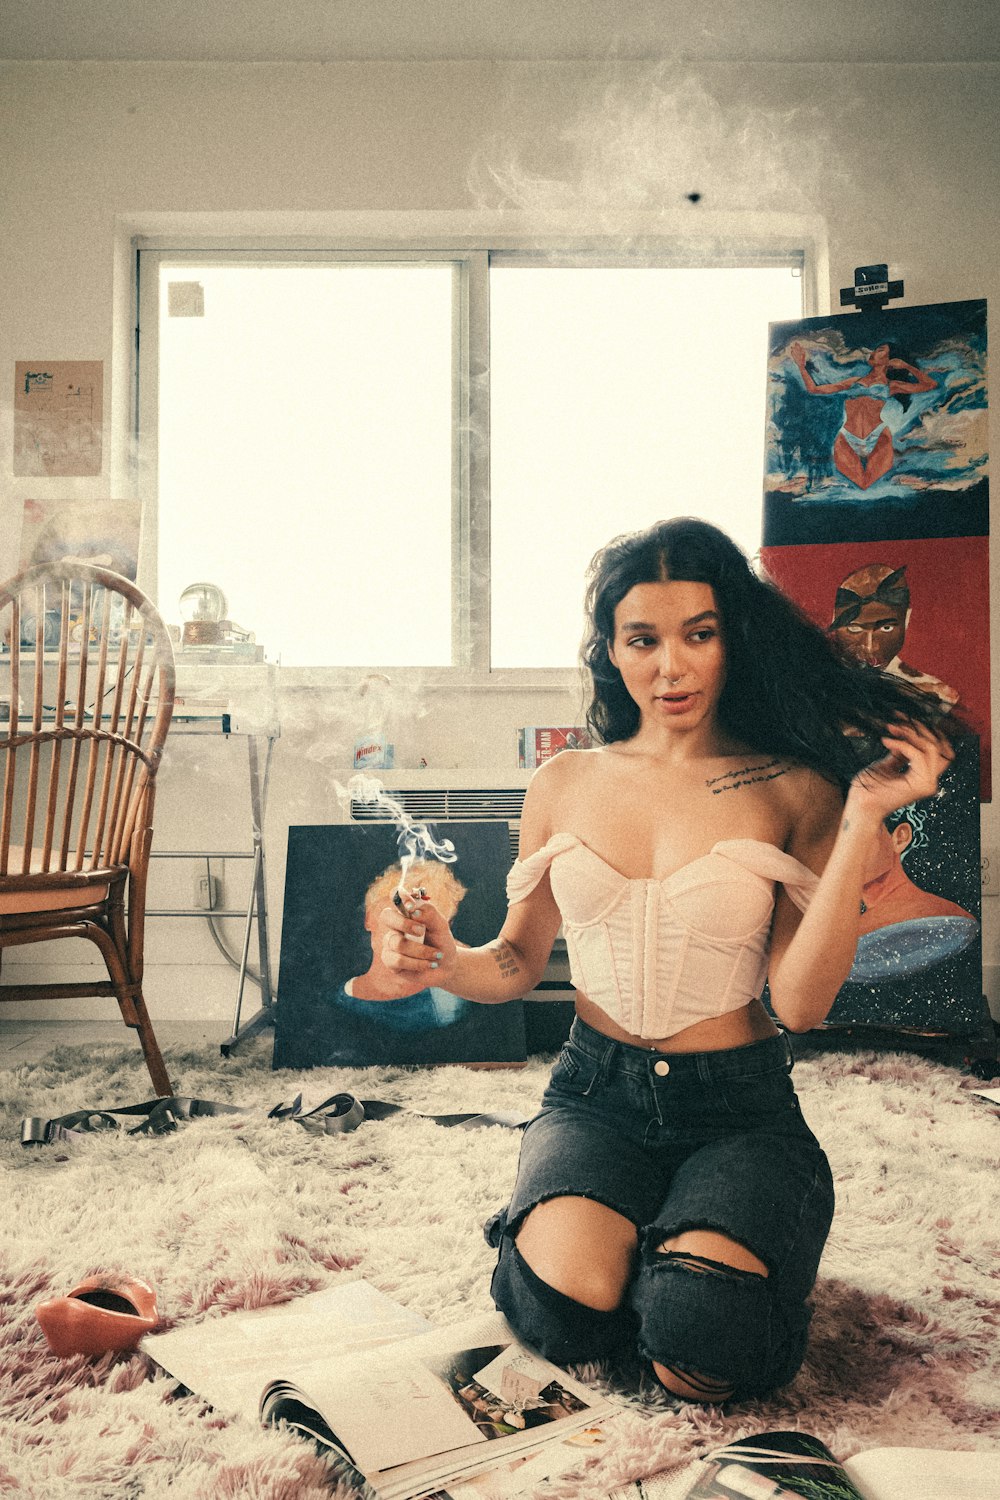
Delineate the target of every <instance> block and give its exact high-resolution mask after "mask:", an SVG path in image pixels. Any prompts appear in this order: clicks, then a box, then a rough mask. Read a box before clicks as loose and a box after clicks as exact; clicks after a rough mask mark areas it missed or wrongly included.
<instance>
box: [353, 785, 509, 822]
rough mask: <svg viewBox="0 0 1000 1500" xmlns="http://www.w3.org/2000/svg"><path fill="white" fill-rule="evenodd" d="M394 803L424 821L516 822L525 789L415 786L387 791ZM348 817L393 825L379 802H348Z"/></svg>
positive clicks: (388, 814)
mask: <svg viewBox="0 0 1000 1500" xmlns="http://www.w3.org/2000/svg"><path fill="white" fill-rule="evenodd" d="M389 795H390V796H391V797H392V799H393V801H394V802H396V803H398V805H399V806H400V807H401V808H402V809H403V811H404V812H405V813H406V815H407V817H410V818H416V819H420V820H422V821H427V822H447V821H448V820H449V819H458V820H460V821H462V822H467V823H468V822H478V821H480V820H489V819H490V818H498V819H501V820H502V821H504V822H517V820H518V819H519V818H520V816H521V809H522V807H523V805H524V787H523V786H518V787H418V788H391V787H390V788H389ZM351 818H352V819H353V820H354V822H356V823H388V822H392V813H391V812H390V811H389V809H388V808H386V807H382V806H380V805H379V804H378V803H372V802H360V801H358V799H357V798H352V799H351Z"/></svg>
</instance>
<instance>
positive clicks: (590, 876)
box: [507, 833, 817, 1038]
mask: <svg viewBox="0 0 1000 1500" xmlns="http://www.w3.org/2000/svg"><path fill="white" fill-rule="evenodd" d="M546 871H548V872H549V877H550V880H551V883H552V894H553V896H554V897H555V901H556V905H557V906H558V908H559V911H560V913H561V915H562V919H563V931H564V933H565V936H566V948H567V951H568V953H569V963H570V974H571V977H572V980H573V983H574V985H575V986H576V988H577V989H578V990H580V991H582V993H583V994H585V995H586V996H587V998H588V999H589V1000H591V1001H593V1003H594V1004H595V1005H598V1006H600V1008H601V1010H603V1011H604V1012H605V1014H606V1015H607V1016H609V1017H610V1018H611V1020H613V1021H615V1022H617V1024H618V1025H619V1026H621V1027H622V1028H623V1029H624V1030H625V1031H629V1032H631V1033H632V1035H633V1036H639V1037H650V1038H653V1037H656V1038H665V1037H670V1036H675V1035H676V1034H677V1032H679V1031H683V1030H685V1028H686V1027H688V1026H692V1025H694V1024H695V1022H697V1021H705V1020H708V1019H709V1018H711V1017H713V1016H721V1015H725V1014H726V1012H727V1011H732V1010H739V1009H741V1008H742V1007H743V1006H744V1005H747V1004H748V1003H749V1002H750V1001H751V1000H752V999H754V998H755V996H758V995H759V994H760V993H761V990H762V989H763V988H764V981H765V979H766V977H767V958H768V946H769V938H770V931H771V918H772V915H773V912H774V887H775V883H776V882H780V883H781V884H782V885H783V886H784V887H785V890H786V891H787V892H788V894H789V896H790V897H791V899H792V900H793V901H794V902H795V904H796V906H798V907H799V909H800V910H804V909H805V907H806V906H807V905H808V903H809V899H810V897H811V896H812V893H813V891H814V890H815V888H816V883H817V877H816V876H815V875H814V874H813V872H812V871H811V870H809V869H807V868H806V866H805V865H803V864H802V863H801V862H800V861H799V860H797V859H795V858H794V857H793V856H792V855H790V854H786V853H784V851H783V850H781V849H779V848H777V847H776V845H774V844H768V843H765V842H763V841H762V840H759V839H725V840H723V841H722V842H721V843H718V844H716V845H715V846H714V847H713V848H712V849H711V850H710V851H709V853H708V854H705V855H702V856H701V858H700V859H694V860H692V861H691V863H690V864H687V865H684V866H682V867H681V869H679V870H675V871H674V873H673V874H672V875H668V876H667V878H666V879H665V880H629V879H628V878H627V877H626V876H624V875H621V874H619V872H618V871H617V870H615V869H614V868H613V867H612V866H611V865H609V864H607V862H606V861H605V860H603V859H601V857H600V855H598V854H595V853H594V852H593V850H592V849H588V847H587V845H586V844H584V843H582V842H581V840H580V839H578V838H577V837H576V835H575V834H571V833H557V834H555V835H553V837H552V838H551V839H549V841H548V843H547V844H545V845H544V846H543V847H542V848H541V849H539V850H537V851H536V853H534V854H530V855H529V856H528V857H527V859H524V860H516V861H515V863H514V865H513V868H512V869H511V871H510V874H509V875H508V877H507V896H508V899H509V900H510V901H511V903H513V902H516V901H523V900H524V898H525V897H526V896H528V895H530V893H531V892H532V891H533V890H534V888H535V886H536V885H537V884H538V882H539V881H540V880H541V879H542V877H543V876H544V875H545V873H546Z"/></svg>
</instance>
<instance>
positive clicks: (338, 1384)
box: [142, 1282, 618, 1500]
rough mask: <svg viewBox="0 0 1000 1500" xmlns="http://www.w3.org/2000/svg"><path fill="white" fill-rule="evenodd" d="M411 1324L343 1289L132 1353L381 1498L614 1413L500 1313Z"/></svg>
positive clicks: (491, 1462)
mask: <svg viewBox="0 0 1000 1500" xmlns="http://www.w3.org/2000/svg"><path fill="white" fill-rule="evenodd" d="M338 1294H339V1295H338ZM317 1299H323V1301H322V1305H320V1304H319V1303H318V1302H317ZM411 1316H412V1315H410V1314H409V1313H407V1312H406V1310H405V1309H403V1308H399V1307H397V1306H396V1304H395V1303H394V1302H393V1301H392V1299H391V1298H386V1297H384V1296H383V1295H382V1294H381V1293H379V1292H377V1291H376V1289H375V1288H373V1287H370V1286H368V1285H367V1283H364V1282H350V1283H348V1284H347V1285H346V1286H344V1287H342V1288H341V1287H337V1288H331V1289H330V1290H329V1291H328V1292H326V1293H314V1294H313V1295H312V1297H303V1298H299V1299H297V1301H296V1302H293V1303H289V1304H286V1305H284V1306H283V1307H280V1308H266V1309H261V1310H259V1311H255V1312H247V1313H232V1314H229V1315H228V1316H226V1317H222V1318H218V1319H214V1318H213V1319H207V1320H205V1321H203V1322H201V1323H198V1324H196V1325H194V1326H190V1327H186V1328H178V1329H174V1330H173V1331H171V1332H169V1333H164V1334H151V1335H149V1336H147V1338H145V1339H144V1340H143V1341H142V1348H143V1350H144V1351H145V1352H146V1353H147V1354H148V1355H149V1356H150V1357H151V1358H152V1359H154V1360H155V1361H156V1362H157V1364H159V1365H161V1366H162V1367H163V1368H164V1369H165V1370H167V1371H168V1372H169V1373H170V1374H171V1375H172V1376H173V1377H174V1378H175V1379H177V1380H179V1381H180V1382H181V1384H182V1385H184V1386H185V1387H187V1389H188V1390H191V1391H193V1392H195V1393H197V1394H198V1395H199V1396H201V1397H202V1398H203V1399H204V1400H206V1401H207V1402H208V1403H209V1404H210V1405H212V1406H214V1407H216V1408H217V1409H218V1410H221V1411H226V1412H231V1413H233V1414H240V1415H243V1416H247V1417H254V1418H259V1419H260V1420H262V1421H263V1422H265V1423H267V1422H284V1423H286V1424H287V1425H288V1426H290V1427H293V1428H295V1429H296V1430H297V1431H299V1432H301V1433H302V1435H303V1436H305V1437H308V1438H311V1439H313V1440H314V1441H316V1442H318V1443H320V1444H322V1445H323V1446H324V1447H326V1448H328V1449H329V1450H330V1451H331V1453H333V1454H335V1455H339V1456H340V1457H342V1458H343V1459H344V1460H345V1461H346V1462H347V1463H348V1464H350V1465H351V1466H352V1467H353V1468H354V1469H356V1470H357V1471H358V1472H359V1473H361V1474H363V1475H364V1476H365V1478H366V1479H367V1480H368V1481H369V1482H370V1483H371V1484H372V1485H373V1486H374V1487H375V1488H376V1489H377V1490H378V1492H379V1494H380V1496H381V1497H383V1500H411V1497H413V1496H415V1495H420V1494H428V1493H430V1492H432V1491H433V1490H434V1489H436V1488H437V1489H440V1488H442V1487H445V1486H446V1485H447V1484H448V1482H449V1481H454V1480H456V1479H458V1478H460V1477H461V1478H463V1479H468V1478H471V1477H472V1476H474V1475H475V1474H477V1473H481V1472H483V1471H484V1470H487V1469H493V1468H498V1467H500V1466H501V1465H503V1464H505V1463H507V1462H508V1461H509V1460H510V1459H511V1458H513V1457H515V1456H520V1455H526V1454H528V1453H530V1452H537V1451H538V1450H539V1449H541V1448H542V1447H543V1446H547V1445H548V1444H550V1443H553V1442H559V1441H560V1440H562V1439H564V1438H566V1437H568V1436H569V1435H570V1434H571V1433H574V1432H576V1431H578V1430H581V1429H585V1428H588V1427H595V1426H596V1425H597V1424H598V1423H599V1422H600V1421H602V1420H603V1419H604V1418H605V1417H606V1416H608V1415H610V1414H611V1413H612V1412H614V1411H617V1410H618V1408H617V1406H615V1405H614V1404H613V1403H612V1402H611V1401H609V1400H608V1399H607V1398H605V1397H603V1396H601V1395H599V1394H598V1393H597V1392H595V1391H592V1390H590V1389H589V1388H588V1387H586V1386H584V1385H581V1384H580V1383H579V1382H577V1381H575V1380H574V1379H573V1378H572V1377H571V1376H570V1375H567V1374H566V1372H565V1371H563V1370H561V1369H559V1368H558V1367H557V1366H555V1365H552V1364H549V1363H548V1361H546V1360H543V1359H541V1358H540V1357H539V1356H538V1355H536V1354H534V1353H533V1352H532V1351H531V1350H529V1349H527V1348H525V1347H524V1346H523V1345H522V1344H520V1343H519V1342H518V1340H517V1339H516V1337H515V1336H514V1334H513V1332H512V1331H511V1329H510V1326H509V1325H508V1323H507V1322H506V1320H505V1319H504V1318H503V1317H502V1316H501V1315H500V1314H499V1313H486V1314H482V1315H480V1316H477V1317H474V1318H470V1319H466V1320H463V1321H462V1322H459V1323H454V1324H451V1325H450V1326H448V1327H444V1328H431V1329H427V1328H426V1327H425V1326H424V1327H423V1331H416V1332H415V1331H414V1328H413V1323H412V1321H411ZM417 1321H418V1323H419V1324H421V1325H422V1323H423V1320H417ZM407 1325H409V1326H407Z"/></svg>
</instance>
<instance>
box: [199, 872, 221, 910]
mask: <svg viewBox="0 0 1000 1500" xmlns="http://www.w3.org/2000/svg"><path fill="white" fill-rule="evenodd" d="M194 904H195V907H196V909H197V910H198V911H215V910H216V908H217V907H219V906H221V905H222V882H221V880H220V879H219V877H218V875H196V876H195V877H194Z"/></svg>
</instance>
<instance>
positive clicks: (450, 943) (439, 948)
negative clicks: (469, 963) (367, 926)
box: [373, 888, 458, 999]
mask: <svg viewBox="0 0 1000 1500" xmlns="http://www.w3.org/2000/svg"><path fill="white" fill-rule="evenodd" d="M373 937H374V938H375V944H376V948H377V951H378V952H379V955H380V957H381V959H382V963H383V964H384V965H385V967H386V968H387V969H388V970H390V972H391V973H392V974H393V975H394V976H395V977H396V979H397V980H398V981H399V992H398V996H397V998H400V999H401V998H403V996H405V995H415V994H417V992H418V991H419V990H423V989H427V988H428V986H430V985H432V984H436V985H441V986H442V987H443V988H447V984H446V982H445V977H444V975H445V971H446V970H447V969H448V968H449V967H450V966H451V964H452V963H453V962H454V959H455V954H456V953H457V951H458V945H457V944H456V942H455V939H454V938H453V937H452V935H451V928H450V927H449V926H448V923H447V921H446V920H445V918H444V917H443V916H442V915H441V913H440V912H439V911H438V909H437V907H436V906H434V905H433V904H432V903H431V902H430V901H428V900H427V898H426V896H425V895H424V892H423V891H421V890H416V891H408V890H405V889H402V888H401V889H400V890H399V891H398V892H397V893H396V898H395V899H394V901H393V904H392V905H389V906H385V907H383V909H382V911H380V912H379V915H378V922H377V926H376V930H375V933H374V934H373ZM395 988H396V986H395V985H394V986H393V989H394V990H395Z"/></svg>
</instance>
